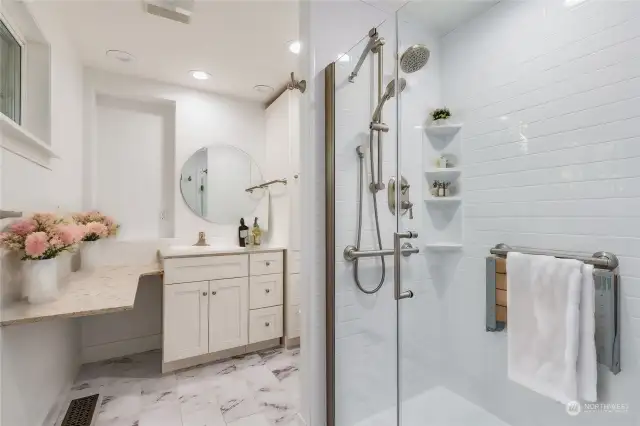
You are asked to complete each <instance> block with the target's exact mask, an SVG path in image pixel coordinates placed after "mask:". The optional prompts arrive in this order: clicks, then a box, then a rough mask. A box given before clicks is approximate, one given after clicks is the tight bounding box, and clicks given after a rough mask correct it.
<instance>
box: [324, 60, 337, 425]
mask: <svg viewBox="0 0 640 426" xmlns="http://www.w3.org/2000/svg"><path fill="white" fill-rule="evenodd" d="M335 81H336V64H335V62H331V63H330V64H329V65H327V67H326V68H325V69H324V122H325V129H324V132H325V136H324V143H325V146H324V164H325V172H324V175H325V274H326V287H325V294H326V296H325V298H326V299H325V303H326V308H325V312H326V313H325V321H326V344H325V349H326V356H325V370H326V406H327V418H326V423H327V426H336V425H335V421H336V411H335V383H336V382H335V356H336V349H335V336H336V334H335V324H336V321H335V293H336V291H335V290H336V287H335V279H336V274H335V267H336V266H335V262H336V257H335V256H336V244H335V240H336V237H335V232H336V218H335V202H336V197H335V194H336V193H335Z"/></svg>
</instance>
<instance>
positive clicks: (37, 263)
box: [22, 258, 59, 303]
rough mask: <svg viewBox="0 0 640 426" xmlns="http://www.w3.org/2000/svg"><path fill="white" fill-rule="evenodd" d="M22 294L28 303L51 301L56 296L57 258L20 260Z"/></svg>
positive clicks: (57, 292) (57, 291)
mask: <svg viewBox="0 0 640 426" xmlns="http://www.w3.org/2000/svg"><path fill="white" fill-rule="evenodd" d="M22 277H23V285H24V286H25V288H24V292H23V293H24V295H26V297H27V300H29V303H45V302H51V301H52V300H55V299H57V298H58V295H59V290H58V260H57V259H56V258H53V259H46V260H25V261H23V262H22Z"/></svg>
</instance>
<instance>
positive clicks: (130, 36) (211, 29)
mask: <svg viewBox="0 0 640 426" xmlns="http://www.w3.org/2000/svg"><path fill="white" fill-rule="evenodd" d="M37 7H42V8H47V13H55V14H57V16H58V17H59V19H61V20H62V22H63V25H64V27H65V29H66V30H67V32H68V35H69V36H70V38H71V39H72V42H73V43H74V44H75V45H76V46H77V48H78V50H79V52H80V55H81V57H82V59H83V61H84V63H85V64H86V65H88V66H91V67H95V68H100V69H105V70H109V71H114V72H118V73H123V74H131V75H136V76H141V77H146V78H152V79H155V80H159V81H164V82H168V83H173V84H178V85H182V86H188V87H193V88H197V89H202V90H208V91H213V92H218V93H223V94H230V95H234V96H239V97H243V98H248V99H254V100H261V101H264V100H266V99H267V98H269V97H270V96H271V95H270V94H264V93H259V92H256V91H255V90H253V86H255V85H257V84H266V85H269V86H272V87H274V88H276V90H277V89H278V88H281V87H282V86H283V85H284V84H285V83H286V82H287V81H288V78H289V73H290V72H291V71H295V70H296V66H297V61H298V59H299V58H298V56H297V55H294V54H293V53H291V52H290V51H289V48H288V42H289V41H291V40H295V39H297V37H298V6H297V2H296V1H291V0H289V1H274V0H271V1H270V0H234V1H206V0H205V1H196V2H195V6H194V9H193V15H192V20H191V23H190V24H182V23H178V22H174V21H171V20H168V19H164V18H160V17H157V16H153V15H149V14H147V13H145V12H144V10H143V5H142V1H141V0H125V1H117V0H56V1H42V2H38V5H37ZM109 49H118V50H125V51H127V52H130V53H131V54H133V55H134V56H135V58H136V59H135V61H134V62H132V63H121V62H118V61H117V60H114V59H111V58H108V57H106V55H105V52H106V51H107V50H109ZM193 69H201V70H205V71H207V72H209V73H210V74H211V75H212V78H210V79H209V80H205V81H199V80H195V79H194V78H193V77H191V76H190V74H189V71H190V70H193Z"/></svg>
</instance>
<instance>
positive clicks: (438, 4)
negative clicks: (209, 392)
mask: <svg viewBox="0 0 640 426" xmlns="http://www.w3.org/2000/svg"><path fill="white" fill-rule="evenodd" d="M362 1H364V2H365V3H369V4H370V5H372V6H374V7H377V8H378V9H381V10H384V11H386V12H390V13H393V12H395V11H396V10H398V9H400V11H399V13H398V16H399V18H400V19H402V20H406V21H411V22H422V23H423V24H424V25H425V27H426V28H427V29H428V30H429V31H431V32H433V33H434V34H438V35H445V34H447V33H449V32H451V31H453V30H454V29H456V28H458V27H459V26H460V25H462V24H464V23H465V22H467V21H469V20H470V19H472V18H473V17H475V16H476V15H479V14H481V13H482V12H484V11H486V10H488V9H490V8H491V7H492V6H493V5H495V4H496V3H498V2H499V1H500V0H413V1H407V0H362Z"/></svg>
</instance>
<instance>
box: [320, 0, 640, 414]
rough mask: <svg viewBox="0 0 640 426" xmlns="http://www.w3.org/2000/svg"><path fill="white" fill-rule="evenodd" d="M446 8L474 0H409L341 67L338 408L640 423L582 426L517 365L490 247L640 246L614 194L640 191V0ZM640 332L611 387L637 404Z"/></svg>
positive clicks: (333, 194) (334, 275)
mask: <svg viewBox="0 0 640 426" xmlns="http://www.w3.org/2000/svg"><path fill="white" fill-rule="evenodd" d="M427 3H438V6H434V7H438V8H440V7H442V8H444V7H446V6H445V5H444V4H445V3H454V2H409V3H408V4H406V5H405V6H403V7H402V8H400V9H399V10H397V11H396V12H395V13H389V14H388V15H387V19H386V20H384V21H382V20H381V21H380V22H381V23H379V22H378V23H375V26H374V27H373V28H371V29H369V30H362V31H361V32H360V33H359V34H360V37H361V39H360V41H359V42H358V43H357V44H355V45H353V46H351V47H350V48H349V49H347V50H346V51H345V53H344V54H343V55H342V56H341V57H340V59H337V60H335V62H332V63H331V64H329V66H327V67H326V68H325V69H324V76H323V77H324V96H325V111H324V117H325V122H324V125H325V132H324V134H325V138H326V141H325V146H326V151H325V161H326V164H325V173H326V190H327V193H326V195H327V197H326V203H327V204H326V218H327V222H326V238H327V241H326V273H327V280H326V291H327V311H326V315H327V340H326V342H327V405H328V410H327V423H328V425H329V426H383V425H384V426H418V425H420V426H436V425H437V426H467V425H469V426H471V425H473V426H475V425H482V426H507V425H510V426H538V425H542V424H552V425H558V426H565V425H573V424H580V425H588V426H596V425H601V424H619V425H624V426H630V425H633V424H637V421H640V415H639V414H638V407H635V408H633V407H631V405H629V407H630V409H629V412H627V413H618V414H616V416H617V417H616V416H614V417H606V416H605V415H604V414H602V415H601V414H600V413H586V414H585V413H583V414H581V415H580V417H579V421H578V422H576V420H575V419H574V418H573V417H570V416H569V415H568V414H567V412H566V411H565V407H564V406H563V405H562V404H558V403H556V402H554V401H552V400H550V399H549V398H544V397H542V396H541V395H539V394H536V393H535V392H533V391H531V390H530V389H527V388H525V387H523V386H519V385H517V384H515V383H514V382H511V381H509V380H508V378H507V363H508V360H507V336H506V333H504V332H502V333H488V332H487V330H486V327H485V325H486V322H485V319H486V312H485V308H486V306H487V304H486V297H487V296H486V294H487V290H486V276H487V275H486V273H487V272H486V270H485V257H487V256H489V255H490V253H489V251H490V249H491V248H492V247H494V246H495V245H496V244H498V243H501V242H505V243H507V244H509V245H515V246H528V247H536V248H541V249H555V250H561V251H570V252H588V253H593V252H595V251H599V250H601V249H602V247H603V246H604V247H607V248H608V247H612V249H611V250H612V251H619V252H625V250H626V251H627V256H630V257H635V256H638V257H640V254H638V253H632V252H631V251H630V250H631V249H630V246H627V245H625V244H626V243H623V242H622V240H625V238H627V236H626V234H624V232H622V228H619V229H613V228H612V227H611V226H609V223H608V222H607V223H605V222H606V221H607V219H606V218H611V217H614V216H616V215H617V216H618V217H617V218H616V220H618V219H620V220H621V219H622V217H623V216H624V217H626V216H627V214H623V213H621V211H618V212H614V211H613V210H611V209H607V208H606V207H604V206H605V205H606V204H607V202H605V203H604V204H602V203H601V200H604V199H609V198H610V199H611V200H610V201H609V202H611V203H613V204H615V205H619V204H618V203H619V202H622V201H616V200H617V197H618V196H620V197H623V196H624V197H629V198H631V197H634V199H635V197H637V196H638V193H637V192H635V193H632V192H633V191H632V190H631V187H627V186H626V185H624V184H622V180H623V179H632V178H633V179H636V178H637V172H634V171H633V170H634V168H635V170H637V168H638V167H640V161H639V160H638V158H640V157H637V154H636V153H635V151H633V152H632V151H631V150H632V149H633V148H631V146H630V145H628V144H627V142H625V141H629V142H628V143H629V144H630V143H631V140H637V139H633V138H637V137H638V136H639V135H638V133H640V132H638V131H637V128H638V127H635V126H631V124H632V123H635V124H637V123H636V121H637V120H638V117H637V112H636V113H632V112H631V111H633V109H628V108H634V107H635V106H636V105H637V106H640V104H637V102H638V99H640V98H638V93H640V85H638V81H639V80H638V77H639V76H640V66H639V63H638V62H637V52H638V50H637V49H638V47H639V46H640V44H639V42H638V37H639V36H640V30H638V28H640V27H638V26H637V22H638V20H640V4H638V3H637V2H598V1H593V0H592V1H589V0H587V1H576V0H574V1H561V0H558V1H551V0H539V1H538V0H536V1H531V2H510V1H502V2H490V3H491V4H490V5H488V6H483V7H482V8H480V6H478V4H479V3H482V2H455V3H457V4H458V5H461V4H466V3H468V4H472V3H473V4H474V5H472V6H469V8H475V9H473V13H469V14H468V16H467V17H466V19H464V20H460V21H459V22H458V23H457V24H456V25H457V26H456V29H450V28H449V29H447V30H446V31H445V30H442V29H440V30H439V31H436V30H435V29H434V28H432V27H430V26H429V25H426V24H425V21H424V19H422V18H423V17H424V16H425V15H424V10H425V9H424V7H425V6H424V5H425V4H427ZM452 7H453V6H452ZM460 7H461V8H462V6H460ZM361 8H362V9H364V8H365V6H361ZM346 9H347V8H346V7H345V10H346ZM480 9H482V10H480ZM364 12H367V11H364ZM364 12H362V13H360V14H358V13H356V12H354V15H359V16H360V15H362V16H365V15H366V13H364ZM371 13H372V14H373V13H374V12H371ZM375 13H378V12H375ZM330 15H331V14H329V13H327V16H330ZM363 19H364V18H363ZM344 21H346V19H345V20H344ZM344 21H343V22H344ZM431 22H433V21H431ZM319 27H321V26H319ZM335 32H336V33H340V30H339V29H337V28H336V29H335ZM345 32H346V31H345ZM547 32H550V34H553V35H548V36H547ZM352 37H353V36H352ZM342 49H344V47H342ZM327 56H328V55H327ZM333 57H335V56H333ZM325 63H326V62H325ZM444 107H450V108H451V111H452V114H453V115H452V117H451V118H449V120H448V121H447V122H444V123H434V122H433V120H432V119H431V118H430V114H431V112H432V111H433V110H434V109H437V108H444ZM598 111H599V112H598ZM636 111H637V110H636ZM629 156H630V157H632V158H633V159H630V158H627V157H629ZM632 164H633V166H632ZM627 166H628V167H629V168H627ZM618 179H621V180H618ZM629 182H631V181H629ZM441 184H446V185H441ZM619 185H622V186H619ZM599 188H600V189H599ZM605 188H609V190H606V189H605ZM556 190H557V191H558V192H557V193H556V192H554V191H556ZM591 190H593V191H595V192H594V193H593V194H592V193H591ZM596 193H597V195H594V194H596ZM622 193H624V194H625V195H616V194H622ZM565 197H566V198H567V199H571V200H572V201H567V200H565ZM596 198H597V200H596ZM589 200H592V201H589ZM634 202H635V201H634ZM625 205H626V204H625ZM590 211H593V212H597V213H593V214H594V215H599V216H602V219H597V218H594V217H590V214H591V213H589V212H590ZM625 220H626V219H625ZM625 223H630V222H628V221H627V222H625ZM596 224H599V225H596ZM592 226H593V227H592ZM599 226H603V227H606V229H607V231H602V232H600V231H597V230H596V227H599ZM630 226H631V225H630ZM603 229H604V228H603ZM627 229H628V228H627ZM605 232H608V233H609V235H607V234H605ZM620 232H622V233H620ZM616 233H618V234H616ZM616 235H617V236H616ZM612 237H615V238H612ZM633 238H635V237H633ZM625 241H626V240H625ZM627 265H628V264H627ZM627 267H628V266H627ZM621 268H622V269H621V271H622V275H623V276H624V275H625V270H624V264H623V261H621ZM625 279H627V280H629V279H631V280H636V279H635V278H632V277H629V278H625ZM627 282H629V281H627ZM623 285H624V284H623ZM627 289H628V287H627ZM629 291H631V290H629ZM633 291H636V293H635V294H636V295H637V296H640V293H637V290H633ZM623 292H624V290H623ZM634 300H635V299H634ZM633 303H635V301H634V302H633ZM494 305H495V304H494ZM633 306H635V305H633ZM638 306H640V305H638ZM623 309H624V308H623ZM638 312H640V311H638ZM625 315H627V316H626V317H625ZM622 316H623V319H622V323H623V327H625V325H624V324H625V322H626V323H627V329H626V330H629V329H630V328H632V324H636V325H637V324H640V323H636V322H634V321H636V320H633V321H632V319H631V316H632V314H631V313H628V314H625V312H624V311H623V313H622ZM625 318H626V319H625ZM634 318H635V317H634ZM637 331H638V330H637V328H636V329H634V330H632V331H625V329H624V328H623V331H622V332H623V339H622V350H621V352H622V360H623V364H624V365H625V366H626V367H625V366H623V367H622V372H621V373H620V374H619V375H617V376H615V377H614V376H613V375H612V374H611V373H610V372H608V371H606V369H603V370H602V371H600V373H599V377H598V380H599V389H600V391H601V396H600V398H601V399H600V400H599V401H601V402H606V403H620V404H630V403H631V402H632V401H631V400H636V401H637V397H636V396H635V393H634V392H633V391H632V385H631V383H632V382H634V379H633V378H632V377H633V375H634V374H635V380H636V382H637V377H638V376H637V374H638V367H637V365H638V363H637V361H636V359H638V358H639V357H638V349H637V348H636V347H635V346H634V344H633V343H632V342H630V341H629V340H632V339H630V337H629V333H637ZM625 333H627V339H629V340H625V338H624V334H625ZM637 335H640V334H637ZM635 341H636V343H637V339H636V340H635ZM625 342H627V343H626V344H625ZM625 359H626V364H625V363H624V362H625ZM625 368H626V370H625ZM625 375H626V377H625ZM538 416H539V417H538Z"/></svg>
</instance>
